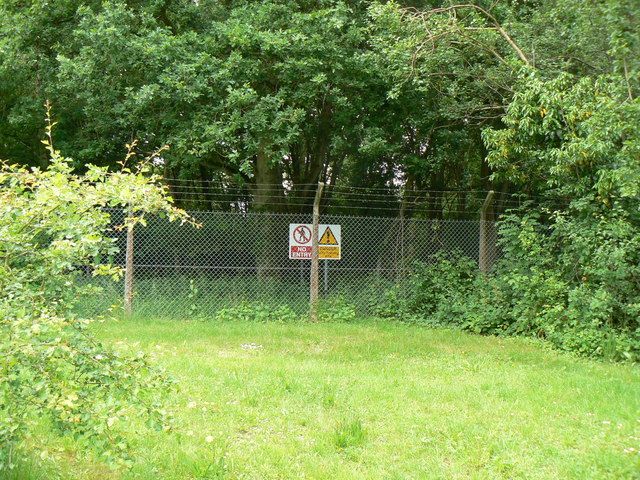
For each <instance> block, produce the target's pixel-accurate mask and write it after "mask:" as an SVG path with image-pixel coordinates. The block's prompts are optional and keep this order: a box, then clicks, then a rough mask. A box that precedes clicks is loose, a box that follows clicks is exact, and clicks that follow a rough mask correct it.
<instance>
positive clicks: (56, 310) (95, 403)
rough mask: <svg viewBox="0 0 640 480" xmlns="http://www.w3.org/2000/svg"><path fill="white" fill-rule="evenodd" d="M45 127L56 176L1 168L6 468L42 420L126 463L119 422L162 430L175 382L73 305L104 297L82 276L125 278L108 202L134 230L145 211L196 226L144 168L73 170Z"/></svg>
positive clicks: (0, 335) (0, 429) (0, 339)
mask: <svg viewBox="0 0 640 480" xmlns="http://www.w3.org/2000/svg"><path fill="white" fill-rule="evenodd" d="M47 127H48V128H47V132H48V133H49V138H48V140H47V141H46V145H47V147H48V149H49V152H50V153H51V158H50V167H49V168H48V169H47V170H40V169H36V168H33V169H28V168H25V167H19V166H15V165H8V164H4V163H3V164H0V265H2V267H1V268H0V358H2V362H0V470H2V469H4V468H10V467H11V465H13V463H14V460H13V456H14V455H16V454H18V450H19V449H20V447H21V443H20V442H21V439H22V438H23V437H24V435H25V434H26V432H28V431H29V429H30V427H31V425H32V424H33V423H34V422H35V421H36V420H42V419H48V420H49V421H51V422H52V424H53V425H54V426H55V428H56V429H57V430H58V431H59V433H61V434H72V435H73V436H74V437H75V438H77V439H78V440H79V442H80V445H82V446H85V447H91V448H96V449H97V450H98V451H100V450H102V454H103V456H104V459H105V460H106V461H108V462H110V463H118V462H120V461H122V460H123V459H124V457H125V456H124V454H125V451H126V442H124V440H123V437H122V436H121V433H119V431H120V425H121V423H122V424H124V423H127V422H137V421H138V419H148V420H151V421H152V422H153V423H154V424H157V423H158V422H161V421H162V420H163V419H162V417H163V416H164V414H163V412H162V409H161V408H160V407H158V405H159V402H160V400H161V397H162V393H163V392H164V391H166V389H167V388H168V386H169V382H168V380H167V379H166V377H165V376H164V374H162V372H160V371H159V370H157V369H155V368H152V367H151V366H150V365H149V364H148V362H147V361H146V358H145V357H144V356H130V355H123V354H120V353H118V352H115V351H112V350H110V349H109V348H107V347H105V346H103V345H101V344H100V343H99V342H97V341H96V340H95V339H94V338H93V337H92V335H91V334H90V333H89V331H88V330H87V326H88V324H89V323H90V322H89V321H88V320H84V319H79V318H77V317H76V316H75V315H74V314H73V313H72V309H73V306H74V304H75V302H77V301H78V299H79V297H81V296H83V295H87V294H94V295H95V294H97V293H98V292H96V291H95V290H93V289H91V288H85V287H82V286H81V284H80V282H78V278H79V277H80V276H81V275H82V274H83V273H82V271H83V270H87V271H90V272H91V274H92V275H108V276H111V277H113V278H117V277H118V275H119V274H120V269H118V268H116V267H113V266H111V265H108V264H100V263H99V262H100V258H102V257H103V256H104V257H105V258H107V257H108V255H109V254H110V253H113V249H114V244H113V240H112V239H111V238H109V237H108V235H107V229H108V228H107V227H109V225H110V222H111V219H110V216H109V214H108V213H107V212H106V211H105V209H104V207H105V206H116V207H120V208H122V209H124V212H125V220H124V224H125V226H126V225H132V226H133V225H137V224H140V225H141V226H142V225H144V222H145V220H144V214H145V213H155V212H164V213H165V214H166V215H167V216H168V217H169V218H170V219H175V220H180V221H181V222H189V221H190V219H189V217H188V216H187V215H186V213H185V212H184V211H182V210H179V209H177V208H175V207H173V206H172V205H171V203H170V201H169V200H168V199H167V197H166V192H165V189H164V188H163V187H160V186H159V185H158V184H157V183H156V180H157V179H156V177H154V176H152V175H151V176H150V175H149V174H148V168H147V166H146V165H147V163H146V162H142V163H139V164H138V166H137V167H135V168H133V166H132V167H130V168H127V169H123V170H122V171H120V172H115V173H109V172H107V170H106V169H104V168H98V167H93V166H89V167H88V173H87V175H86V176H82V175H75V174H73V173H72V167H71V164H72V162H71V160H70V159H66V158H64V157H62V156H61V155H60V154H59V153H58V152H57V151H56V150H55V149H54V148H53V146H52V144H51V135H50V133H51V128H52V127H53V124H52V123H51V122H49V123H48V125H47ZM128 160H129V161H130V162H133V160H134V159H133V158H132V157H131V156H129V158H128ZM114 419H122V420H125V421H124V422H119V421H118V422H116V421H115V420H114ZM101 447H103V448H101Z"/></svg>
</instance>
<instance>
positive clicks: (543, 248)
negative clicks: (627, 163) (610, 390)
mask: <svg viewBox="0 0 640 480" xmlns="http://www.w3.org/2000/svg"><path fill="white" fill-rule="evenodd" d="M540 217H541V216H540V215H534V214H527V215H522V216H518V215H515V214H514V215H511V216H508V217H506V218H505V219H504V220H503V221H502V222H501V227H500V244H501V247H502V250H503V252H504V256H503V258H502V259H501V260H500V261H499V262H498V263H497V264H496V265H495V267H494V269H493V270H492V272H491V273H489V274H482V273H480V272H479V271H478V268H477V264H476V263H475V262H474V261H472V260H470V259H468V258H465V257H460V256H455V255H450V256H448V257H440V258H437V259H436V261H434V262H433V263H429V264H420V265H416V266H415V268H414V269H413V273H412V275H411V277H410V278H409V279H408V280H407V282H406V283H405V284H403V285H399V286H397V287H396V288H394V289H392V290H390V291H389V292H387V294H386V296H385V300H384V301H383V302H382V303H381V305H380V307H379V313H380V314H381V315H383V316H397V315H400V316H401V317H402V318H405V319H408V320H410V321H415V322H419V323H424V324H429V325H439V326H453V327H456V328H461V329H463V330H468V331H471V332H475V333H480V334H489V335H509V336H511V335H521V336H529V337H537V338H542V339H545V340H547V341H549V342H550V343H551V344H553V345H554V346H555V347H557V348H560V349H562V350H566V351H574V352H577V353H579V354H581V355H586V356H591V357H601V358H607V359H614V360H625V361H629V360H630V361H636V362H637V361H638V360H640V323H639V320H638V319H639V315H638V312H639V308H640V296H639V289H638V281H639V279H640V267H639V264H638V261H639V258H638V257H639V252H640V250H639V249H638V246H639V245H638V243H639V242H640V237H639V236H638V235H637V230H636V228H635V227H634V226H633V225H632V224H631V223H630V222H629V220H628V218H626V217H625V216H624V215H622V214H620V215H619V216H616V217H615V218H614V219H608V221H605V220H604V219H601V221H600V222H596V223H595V224H594V225H591V224H587V223H584V222H581V221H579V220H576V219H569V218H567V217H566V216H563V215H557V216H556V217H555V218H554V221H553V223H552V224H551V225H549V224H546V225H545V223H543V222H542V219H541V218H540ZM590 227H591V228H590Z"/></svg>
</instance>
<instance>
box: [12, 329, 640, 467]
mask: <svg viewBox="0 0 640 480" xmlns="http://www.w3.org/2000/svg"><path fill="white" fill-rule="evenodd" d="M96 330H97V331H98V333H99V335H100V337H101V338H102V339H103V340H105V341H106V342H111V343H117V342H124V343H126V344H127V345H130V346H132V347H133V348H136V349H137V348H140V349H143V350H145V351H147V352H149V353H150V354H151V355H152V356H153V357H154V358H155V361H156V362H158V363H160V364H162V365H163V366H165V367H166V368H167V369H168V371H169V372H170V373H171V374H172V375H173V376H174V377H175V378H176V379H177V381H178V383H179V386H180V388H179V391H178V392H177V393H175V394H173V395H172V396H171V398H169V399H168V401H169V402H170V404H172V405H173V407H172V408H173V409H174V411H175V422H176V424H175V430H174V431H173V432H170V433H159V432H158V433H155V432H154V433H149V432H144V434H143V435H140V437H139V438H138V440H137V441H136V442H135V444H134V448H135V451H134V465H133V467H132V468H131V469H130V470H120V471H110V470H108V469H106V468H104V467H100V466H99V465H98V464H96V463H95V462H93V461H91V460H90V459H86V458H78V457H73V456H67V457H63V459H62V467H61V468H62V472H63V473H62V476H63V477H64V478H77V479H107V478H122V479H134V478H137V479H151V478H153V479H156V478H162V479H239V478H243V479H289V478H291V479H297V478H318V479H358V478H361V479H431V478H433V479H467V478H469V479H485V478H486V479H500V478H504V479H515V478H522V479H525V478H526V479H556V478H557V479H560V478H562V479H565V478H566V479H572V478H575V479H585V478H593V479H607V478H610V479H632V478H640V454H639V453H638V451H639V450H640V370H639V369H638V368H637V367H633V366H629V365H613V364H605V363H595V362H591V361H587V360H582V359H575V358H572V357H569V356H566V355H563V354H559V353H556V352H552V351H549V350H548V349H545V348H543V347H541V346H540V345H538V344H536V343H532V342H528V341H525V340H522V339H499V338H486V337H478V336H472V335H468V334H465V333H460V332H454V331H446V330H433V329H425V328H421V327H417V326H411V325H404V324H400V323H394V322H382V321H373V320H371V321H361V322H357V323H350V324H344V323H319V324H278V323H255V322H218V323H214V322H206V321H177V320H159V319H147V320H130V321H121V322H107V323H104V324H99V325H96ZM50 475H51V472H48V473H46V474H43V473H40V474H39V473H38V470H37V469H36V470H35V471H33V472H31V473H30V474H28V475H25V476H23V478H50Z"/></svg>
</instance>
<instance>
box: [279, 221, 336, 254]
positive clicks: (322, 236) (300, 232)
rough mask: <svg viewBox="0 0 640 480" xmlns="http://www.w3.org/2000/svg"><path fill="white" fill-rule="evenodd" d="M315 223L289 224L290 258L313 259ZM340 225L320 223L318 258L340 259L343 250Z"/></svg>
mask: <svg viewBox="0 0 640 480" xmlns="http://www.w3.org/2000/svg"><path fill="white" fill-rule="evenodd" d="M312 228H313V225H311V224H310V223H290V224H289V258H290V259H292V260H311V247H312V244H313V242H312V240H313V230H312ZM341 240H342V231H341V229H340V225H326V224H320V225H318V258H319V259H320V260H340V257H341V253H342V252H341V250H342V248H341V247H342V244H341Z"/></svg>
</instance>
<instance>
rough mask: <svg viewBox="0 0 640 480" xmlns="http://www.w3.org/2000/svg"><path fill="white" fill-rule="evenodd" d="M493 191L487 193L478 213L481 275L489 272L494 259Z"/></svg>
mask: <svg viewBox="0 0 640 480" xmlns="http://www.w3.org/2000/svg"><path fill="white" fill-rule="evenodd" d="M494 195H495V193H494V191H493V190H491V191H489V193H487V197H486V198H485V199H484V203H483V204H482V210H481V211H480V245H479V256H478V265H479V267H480V271H481V272H482V273H488V272H489V271H490V270H491V266H492V264H493V260H494V259H495V250H496V245H495V241H496V239H495V225H494V223H493V197H494Z"/></svg>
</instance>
